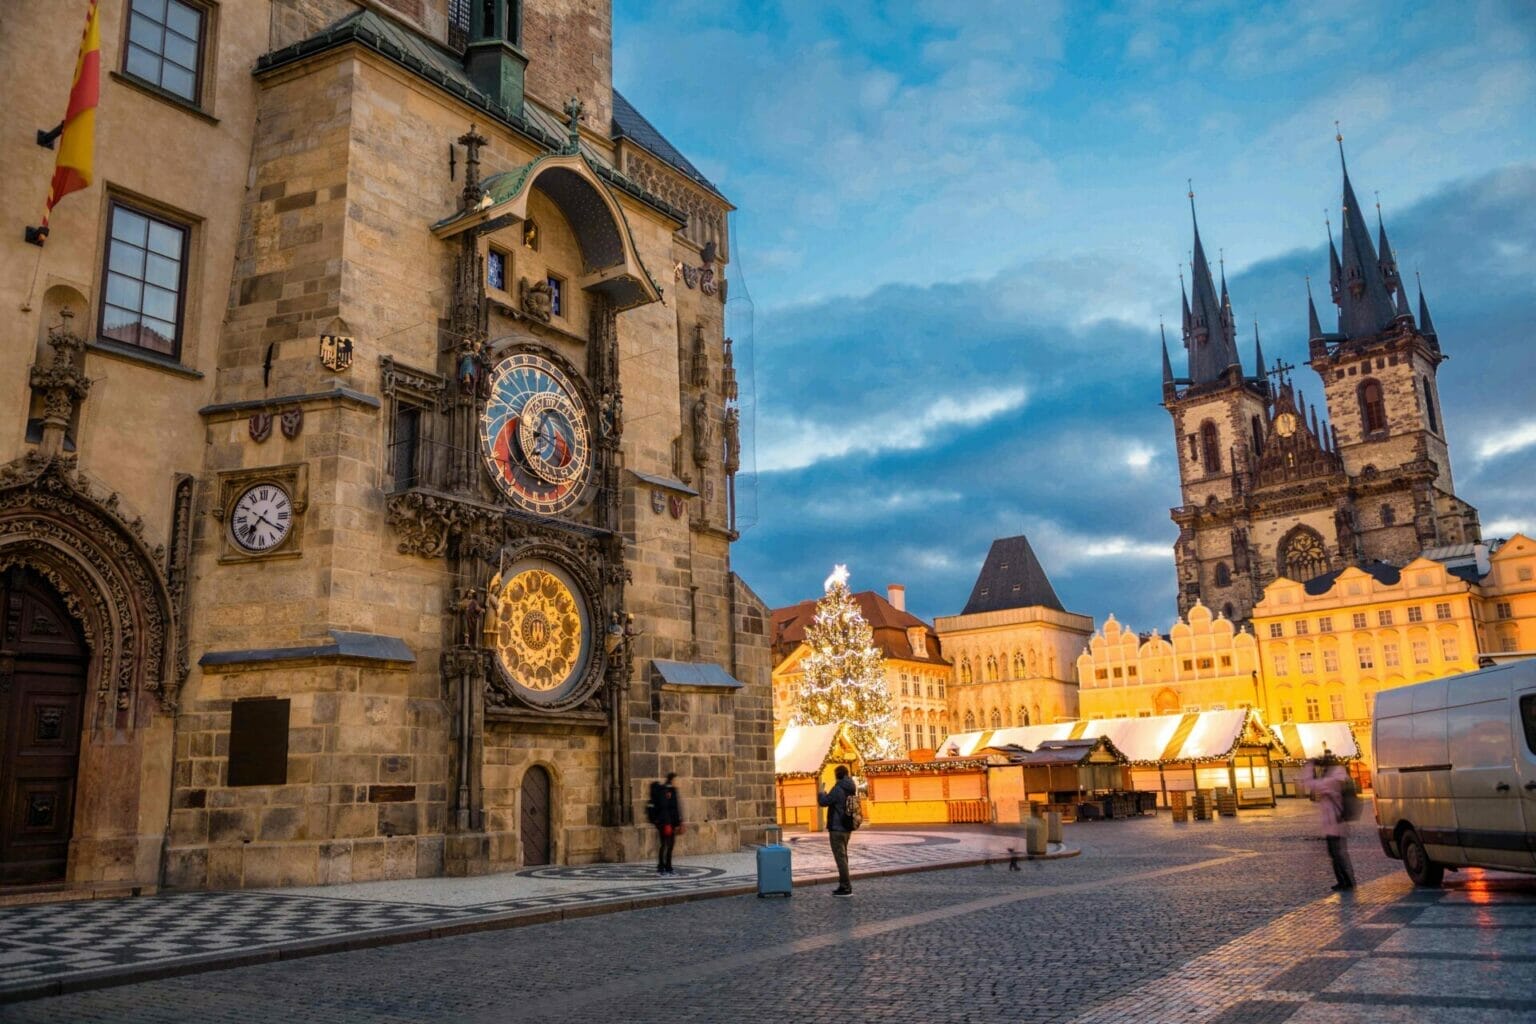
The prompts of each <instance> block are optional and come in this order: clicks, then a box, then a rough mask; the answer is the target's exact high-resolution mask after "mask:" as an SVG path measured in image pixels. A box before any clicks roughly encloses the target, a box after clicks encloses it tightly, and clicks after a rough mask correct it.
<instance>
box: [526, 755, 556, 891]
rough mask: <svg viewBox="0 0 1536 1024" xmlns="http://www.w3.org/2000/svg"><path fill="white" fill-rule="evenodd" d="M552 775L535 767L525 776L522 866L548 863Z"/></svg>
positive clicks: (538, 766)
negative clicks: (550, 782)
mask: <svg viewBox="0 0 1536 1024" xmlns="http://www.w3.org/2000/svg"><path fill="white" fill-rule="evenodd" d="M549 797H550V784H549V772H548V771H546V770H545V769H544V768H543V767H541V766H540V765H534V766H533V767H532V768H529V769H528V772H527V774H525V775H524V776H523V791H522V799H521V800H520V801H519V803H520V804H521V805H522V813H521V814H520V816H519V823H520V827H519V832H520V833H521V835H522V837H523V866H524V867H532V866H534V865H535V864H548V863H549V833H550V828H549Z"/></svg>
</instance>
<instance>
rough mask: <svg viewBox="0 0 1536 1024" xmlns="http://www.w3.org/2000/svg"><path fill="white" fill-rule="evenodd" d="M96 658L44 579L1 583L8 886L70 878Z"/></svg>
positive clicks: (0, 855) (1, 794)
mask: <svg viewBox="0 0 1536 1024" xmlns="http://www.w3.org/2000/svg"><path fill="white" fill-rule="evenodd" d="M87 660H88V659H87V652H86V648H85V644H84V642H83V641H82V640H81V637H80V631H79V628H78V627H77V626H76V624H75V622H74V620H73V619H72V618H71V617H70V616H69V614H68V612H66V611H65V609H64V606H63V602H62V601H60V600H59V598H58V595H57V594H56V593H54V591H53V588H52V587H50V586H49V585H48V584H47V583H46V582H44V581H43V580H42V579H41V578H40V577H38V576H37V575H36V574H34V573H31V572H28V571H25V570H21V569H12V570H10V571H9V572H7V573H6V574H5V576H4V577H3V578H0V884H34V883H39V882H54V881H58V880H60V879H62V878H63V877H64V870H65V866H66V863H67V860H68V855H69V837H70V831H71V828H72V826H73V822H74V813H75V781H76V780H75V776H76V772H77V771H78V768H79V764H80V724H81V719H82V715H83V711H84V707H85V670H86V664H87Z"/></svg>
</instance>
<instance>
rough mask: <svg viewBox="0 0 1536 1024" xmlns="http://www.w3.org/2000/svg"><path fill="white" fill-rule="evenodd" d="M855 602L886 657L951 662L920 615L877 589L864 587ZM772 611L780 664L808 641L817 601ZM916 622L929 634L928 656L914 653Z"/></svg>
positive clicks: (774, 642) (935, 663)
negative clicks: (912, 638) (807, 630)
mask: <svg viewBox="0 0 1536 1024" xmlns="http://www.w3.org/2000/svg"><path fill="white" fill-rule="evenodd" d="M853 603H854V604H856V605H858V608H859V614H860V615H862V616H864V621H865V622H867V623H869V628H870V629H871V630H872V631H873V632H874V640H875V646H876V647H878V648H879V649H880V653H881V654H882V655H884V656H885V657H887V658H898V659H900V660H902V661H918V662H927V663H929V664H933V665H948V664H949V660H948V659H947V658H945V657H944V655H943V653H942V652H941V649H940V647H939V635H938V634H937V633H935V632H934V631H933V627H932V626H930V625H929V624H928V623H926V622H924V621H923V620H922V619H920V618H918V617H917V616H916V615H913V614H912V613H911V612H904V611H902V610H900V609H899V608H897V607H896V606H895V605H893V604H891V602H890V601H887V600H886V599H885V597H884V596H883V595H881V594H877V593H876V592H875V591H873V590H861V591H859V592H858V593H856V594H854V595H853ZM769 614H770V616H771V617H772V619H773V660H774V663H775V664H777V663H778V662H780V661H783V660H784V659H785V658H787V657H789V655H790V654H791V653H792V652H793V651H794V649H795V648H796V647H798V646H799V645H800V644H801V643H803V642H804V641H805V627H807V626H809V625H810V624H811V623H812V622H814V621H815V619H816V602H815V601H801V602H800V603H799V604H792V605H789V606H788V607H785V608H775V609H773V611H772V612H770V613H769ZM913 626H921V627H922V629H923V631H924V632H925V633H926V634H927V637H928V639H927V644H928V654H927V655H926V656H925V657H921V658H920V657H917V656H916V655H914V654H913V653H912V643H911V641H910V640H908V638H907V630H908V629H910V628H912V627H913Z"/></svg>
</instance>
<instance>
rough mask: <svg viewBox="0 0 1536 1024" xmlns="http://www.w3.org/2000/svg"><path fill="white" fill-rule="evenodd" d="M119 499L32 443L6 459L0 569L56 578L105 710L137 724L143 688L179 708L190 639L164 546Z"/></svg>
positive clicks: (117, 723) (0, 474)
mask: <svg viewBox="0 0 1536 1024" xmlns="http://www.w3.org/2000/svg"><path fill="white" fill-rule="evenodd" d="M119 504H120V499H119V498H118V496H117V495H116V494H114V493H111V492H103V491H98V490H97V489H96V488H95V487H94V486H93V485H92V484H91V483H90V482H89V481H88V480H87V479H86V478H85V477H83V476H82V475H81V474H79V473H78V472H77V471H76V469H75V461H74V459H73V458H72V457H65V456H52V457H50V456H45V455H42V454H40V453H38V452H35V451H34V452H30V453H28V454H27V455H26V456H24V457H23V458H21V459H18V460H16V461H14V462H11V463H9V464H7V465H4V466H0V572H3V571H4V570H6V569H8V568H10V567H11V566H15V565H24V566H27V567H29V568H31V569H33V570H35V571H36V572H38V573H39V574H40V575H42V576H43V577H44V578H45V579H47V580H48V581H49V582H50V583H51V584H52V585H53V586H54V588H55V589H56V590H57V591H58V592H59V594H60V595H61V596H62V597H63V599H64V604H65V607H67V608H68V609H69V612H70V614H71V615H73V616H74V617H75V618H76V619H77V620H78V621H79V624H80V630H81V633H82V635H83V636H84V638H85V643H86V646H87V647H88V648H89V649H90V651H91V667H90V672H91V674H92V679H93V682H94V683H95V689H96V698H97V702H98V708H99V709H100V711H99V714H100V715H103V716H111V717H110V719H109V720H108V721H110V724H111V725H112V726H114V727H120V728H133V727H135V726H136V725H137V724H138V714H139V710H140V709H139V702H138V701H136V700H135V696H136V695H137V694H141V693H143V694H153V695H154V696H155V697H156V698H157V699H158V702H159V704H160V706H161V707H162V708H164V709H165V710H167V711H170V710H174V708H175V705H176V698H177V694H178V693H179V692H180V688H181V684H182V682H183V681H184V680H185V679H186V675H187V664H186V660H185V656H184V651H185V644H186V638H185V635H184V631H183V627H182V624H181V619H180V615H179V614H178V611H177V607H176V602H175V600H174V598H173V596H172V593H171V590H170V587H169V585H168V582H167V580H166V577H165V575H164V573H163V571H162V569H161V565H162V564H163V562H164V560H165V557H166V552H165V548H164V547H163V546H155V547H151V546H150V545H149V543H148V542H147V541H146V540H145V537H144V526H143V520H142V519H140V518H134V519H132V520H129V519H128V518H127V517H126V516H125V515H124V514H123V513H122V511H121V510H120V508H119ZM98 720H99V721H102V719H98Z"/></svg>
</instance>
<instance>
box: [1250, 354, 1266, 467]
mask: <svg viewBox="0 0 1536 1024" xmlns="http://www.w3.org/2000/svg"><path fill="white" fill-rule="evenodd" d="M1259 372H1260V373H1263V372H1264V367H1262V366H1261V367H1259ZM1248 429H1249V430H1250V431H1251V432H1252V433H1253V454H1255V455H1257V454H1259V453H1260V452H1262V451H1263V450H1264V426H1263V424H1261V423H1260V422H1259V418H1258V417H1257V416H1250V417H1249V418H1248Z"/></svg>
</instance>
